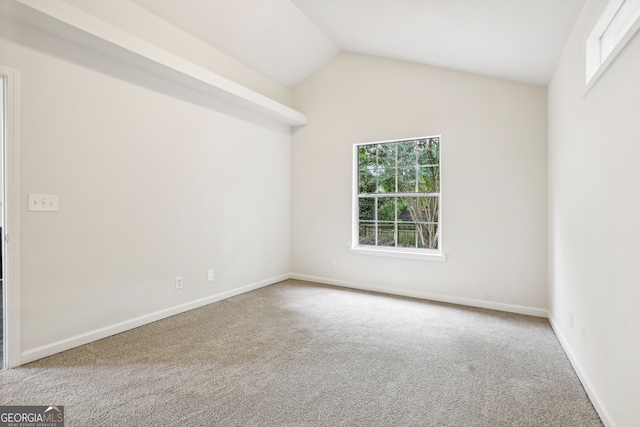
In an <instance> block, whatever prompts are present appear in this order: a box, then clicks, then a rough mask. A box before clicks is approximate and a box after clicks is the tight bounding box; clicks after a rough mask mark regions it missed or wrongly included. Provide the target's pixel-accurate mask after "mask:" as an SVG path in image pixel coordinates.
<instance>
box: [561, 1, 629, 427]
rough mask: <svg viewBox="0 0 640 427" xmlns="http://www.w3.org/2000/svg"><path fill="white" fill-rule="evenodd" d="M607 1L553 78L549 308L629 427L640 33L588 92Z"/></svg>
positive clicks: (605, 406) (588, 374) (604, 401)
mask: <svg viewBox="0 0 640 427" xmlns="http://www.w3.org/2000/svg"><path fill="white" fill-rule="evenodd" d="M604 3H605V1H603V0H597V1H595V0H589V1H587V3H586V5H585V8H584V9H583V12H582V14H581V16H580V18H579V20H578V22H577V24H576V26H575V28H574V30H573V33H572V36H571V38H570V39H569V41H568V43H567V45H566V46H565V49H564V52H563V55H562V57H561V59H560V62H559V64H558V67H557V69H556V71H555V74H554V76H553V79H552V81H551V84H550V85H549V248H550V254H549V284H550V288H549V309H550V313H551V316H552V319H553V321H554V324H555V327H556V331H557V332H558V335H559V336H560V338H561V339H562V340H563V342H564V344H565V347H566V349H567V350H568V353H569V354H570V355H571V356H572V357H573V358H574V362H575V365H576V366H577V368H578V370H579V371H580V372H581V373H582V375H583V377H584V378H585V380H586V381H587V384H588V385H589V384H590V389H591V392H592V396H593V397H594V398H595V401H596V404H598V405H601V410H604V412H601V413H603V414H604V415H605V418H607V419H608V420H609V422H610V423H609V425H617V426H620V427H622V426H637V425H640V407H639V406H638V404H637V400H638V396H640V364H639V363H638V361H640V338H639V337H640V310H639V309H638V301H639V300H640V286H639V285H638V284H639V283H640V263H638V254H639V253H640V222H639V219H640V197H639V196H638V194H639V193H638V184H639V183H640V168H639V167H638V165H640V120H639V119H638V117H639V116H638V113H639V112H640V96H639V94H640V78H639V76H640V36H638V35H637V34H636V36H635V38H634V39H632V40H631V42H630V43H629V44H628V45H627V47H626V48H625V50H624V51H623V52H622V53H621V54H620V55H619V56H618V57H617V58H616V60H615V62H614V63H613V64H612V65H611V67H609V69H608V70H607V71H606V72H605V74H604V75H603V76H602V77H601V79H600V80H599V81H598V82H597V83H596V85H595V86H594V87H593V88H592V89H591V90H590V91H589V92H588V93H586V94H585V93H584V86H585V85H584V75H585V70H584V64H585V53H584V44H585V40H586V37H587V35H588V33H589V32H590V30H591V25H592V24H593V23H594V21H595V19H596V18H597V16H598V13H599V10H600V8H601V7H603V5H604ZM570 312H573V316H574V328H573V329H571V328H570V327H569V313H570ZM583 327H584V328H585V329H586V340H584V339H583V338H582V333H581V329H582V328H583Z"/></svg>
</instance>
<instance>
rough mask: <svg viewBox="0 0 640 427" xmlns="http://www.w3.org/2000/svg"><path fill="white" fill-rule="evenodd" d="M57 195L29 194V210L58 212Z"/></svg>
mask: <svg viewBox="0 0 640 427" xmlns="http://www.w3.org/2000/svg"><path fill="white" fill-rule="evenodd" d="M58 208H59V203H58V196H57V195H53V194H29V211H31V212H58V210H59V209H58Z"/></svg>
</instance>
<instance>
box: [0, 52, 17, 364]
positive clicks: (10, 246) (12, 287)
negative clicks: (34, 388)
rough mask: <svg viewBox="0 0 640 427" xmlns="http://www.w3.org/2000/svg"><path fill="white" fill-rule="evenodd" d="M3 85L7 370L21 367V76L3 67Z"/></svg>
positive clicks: (3, 252)
mask: <svg viewBox="0 0 640 427" xmlns="http://www.w3.org/2000/svg"><path fill="white" fill-rule="evenodd" d="M0 77H2V81H3V82H4V100H0V102H2V101H4V103H5V104H4V107H5V108H4V113H5V114H4V138H3V140H4V141H3V142H4V144H3V146H2V149H3V150H4V153H3V154H4V155H3V162H4V165H3V169H4V179H3V180H2V184H3V185H4V191H3V194H4V200H3V204H2V207H3V209H4V224H3V234H4V236H5V238H4V241H2V242H0V243H1V244H2V254H3V263H2V268H3V270H4V271H3V275H2V278H3V286H2V289H3V292H4V297H3V301H4V311H3V319H2V320H3V322H4V328H3V333H4V337H3V338H4V339H3V342H4V358H3V359H4V367H5V368H14V367H16V366H20V364H21V349H22V345H21V334H20V307H21V305H20V210H21V209H20V208H21V206H20V144H19V141H20V138H19V137H20V72H19V71H18V70H16V69H14V68H11V67H7V66H5V65H2V64H0ZM0 240H2V239H0Z"/></svg>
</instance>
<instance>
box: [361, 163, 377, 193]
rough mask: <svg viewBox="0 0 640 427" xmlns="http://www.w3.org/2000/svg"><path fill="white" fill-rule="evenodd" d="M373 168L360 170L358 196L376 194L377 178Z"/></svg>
mask: <svg viewBox="0 0 640 427" xmlns="http://www.w3.org/2000/svg"><path fill="white" fill-rule="evenodd" d="M375 172H376V170H375V166H372V167H371V168H368V169H361V170H360V173H359V176H358V194H371V193H375V192H376V181H377V176H376V174H375Z"/></svg>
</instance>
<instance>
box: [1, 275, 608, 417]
mask: <svg viewBox="0 0 640 427" xmlns="http://www.w3.org/2000/svg"><path fill="white" fill-rule="evenodd" d="M0 404H1V405H64V407H65V418H66V424H65V425H66V426H67V427H69V426H81V427H85V426H113V425H118V426H225V427H226V426H394V427H399V426H464V427H471V426H562V427H570V426H580V427H586V426H601V425H602V423H601V421H600V419H599V418H598V415H597V413H596V412H595V410H594V408H593V406H592V405H591V403H590V401H589V399H588V398H587V395H586V393H585V391H584V389H583V388H582V386H581V384H580V381H579V380H578V378H577V376H576V374H575V372H574V371H573V370H572V367H571V365H570V363H569V361H568V359H567V358H566V356H565V354H564V353H563V351H562V348H561V347H560V344H559V343H558V341H557V339H556V337H555V335H554V333H553V331H552V330H551V327H550V326H549V323H548V322H547V321H546V320H545V319H540V318H535V317H528V316H520V315H513V314H507V313H502V312H497V311H490V310H482V309H474V308H465V307H460V306H455V305H449V304H441V303H433V302H427V301H421V300H414V299H410V298H401V297H392V296H386V295H380V294H374V293H367V292H360V291H353V290H347V289H341V288H335V287H330V286H321V285H316V284H311V283H306V282H300V281H295V280H288V281H285V282H281V283H279V284H276V285H272V286H269V287H266V288H262V289H259V290H257V291H253V292H249V293H246V294H243V295H239V296H236V297H233V298H230V299H228V300H225V301H221V302H218V303H215V304H211V305H209V306H206V307H203V308H201V309H197V310H193V311H191V312H188V313H185V314H182V315H178V316H174V317H171V318H169V319H165V320H162V321H159V322H155V323H153V324H150V325H147V326H143V327H140V328H137V329H135V330H132V331H128V332H125V333H123V334H119V335H116V336H113V337H110V338H107V339H104V340H100V341H97V342H94V343H91V344H88V345H85V346H82V347H79V348H76V349H73V350H70V351H67V352H64V353H61V354H58V355H55V356H52V357H49V358H46V359H43V360H40V361H37V362H34V363H31V364H28V365H25V366H23V367H20V368H17V369H11V370H8V371H4V372H1V373H0Z"/></svg>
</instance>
